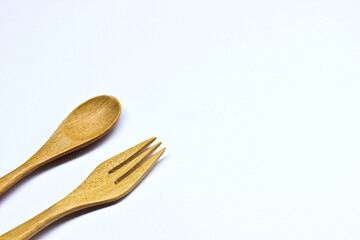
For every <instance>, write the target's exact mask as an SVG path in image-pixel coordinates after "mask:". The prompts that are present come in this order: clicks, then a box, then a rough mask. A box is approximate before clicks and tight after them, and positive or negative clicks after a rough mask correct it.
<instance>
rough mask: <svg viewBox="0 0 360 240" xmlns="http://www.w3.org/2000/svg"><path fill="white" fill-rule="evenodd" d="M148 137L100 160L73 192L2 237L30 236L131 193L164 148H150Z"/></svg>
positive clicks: (20, 239) (1, 238)
mask: <svg viewBox="0 0 360 240" xmlns="http://www.w3.org/2000/svg"><path fill="white" fill-rule="evenodd" d="M154 140H155V138H151V139H148V140H146V141H144V142H142V143H140V144H138V145H136V146H134V147H132V148H130V149H128V150H126V151H125V152H122V153H120V154H118V155H116V156H114V157H112V158H110V159H108V160H106V161H104V162H103V163H101V164H100V165H99V166H97V167H96V168H95V170H94V171H93V172H92V173H91V174H90V175H89V176H88V177H87V178H86V179H85V181H84V182H83V183H82V184H81V185H80V186H79V187H77V188H76V189H75V190H74V191H73V192H72V193H70V194H69V195H68V196H66V197H65V198H63V199H62V200H61V201H59V202H58V203H56V204H55V205H53V206H51V207H50V208H48V209H47V210H45V211H43V212H42V213H40V214H39V215H37V216H35V217H34V218H32V219H30V220H28V221H27V222H25V223H23V224H21V225H20V226H18V227H16V228H14V229H13V230H11V231H9V232H7V233H5V234H4V235H2V236H0V240H5V239H6V240H12V239H16V240H23V239H29V238H31V237H32V236H34V235H35V234H36V233H37V232H39V231H40V230H42V229H43V228H45V227H46V226H48V225H49V224H51V223H52V222H54V221H56V220H58V219H59V218H61V217H63V216H65V215H68V214H70V213H73V212H75V211H78V210H81V209H84V208H87V207H92V206H96V205H100V204H105V203H109V202H113V201H116V200H118V199H120V198H122V197H124V196H125V195H127V194H128V193H130V192H131V191H132V190H133V189H134V188H135V187H136V186H137V185H138V184H139V183H140V182H141V180H142V179H143V178H144V177H145V176H146V175H147V174H148V173H149V171H150V170H151V169H152V168H153V167H154V166H155V164H156V163H157V161H158V159H159V158H160V157H161V155H162V154H163V153H164V151H165V148H163V149H162V150H160V151H158V152H157V153H155V154H153V153H154V152H155V150H156V149H157V148H158V147H159V145H160V144H161V143H158V144H155V145H154V146H152V147H150V148H148V149H147V147H148V146H150V144H151V143H152V142H153V141H154Z"/></svg>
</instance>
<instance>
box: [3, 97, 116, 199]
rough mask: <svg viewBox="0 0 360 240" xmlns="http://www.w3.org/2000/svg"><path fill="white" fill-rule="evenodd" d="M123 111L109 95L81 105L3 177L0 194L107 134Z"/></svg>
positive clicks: (92, 99)
mask: <svg viewBox="0 0 360 240" xmlns="http://www.w3.org/2000/svg"><path fill="white" fill-rule="evenodd" d="M120 113H121V105H120V102H119V101H118V100H117V99H116V98H115V97H113V96H108V95H102V96H97V97H94V98H91V99H89V100H87V101H86V102H84V103H82V104H81V105H79V106H78V107H77V108H75V109H74V110H73V111H72V112H71V113H70V114H69V115H68V116H67V117H66V118H65V119H64V121H63V122H62V123H61V124H60V126H59V127H58V128H57V129H56V131H55V132H54V133H53V134H52V136H51V137H50V138H49V139H48V140H47V142H46V143H45V144H44V145H43V146H42V147H41V148H40V149H39V150H38V151H37V152H36V153H35V154H34V155H33V156H32V157H31V158H30V159H29V160H27V161H26V162H25V163H24V164H22V165H21V166H19V167H18V168H16V169H15V170H13V171H12V172H10V173H8V174H6V175H5V176H3V177H1V178H0V195H1V194H2V193H4V192H5V191H6V190H7V189H9V188H10V187H11V186H12V185H14V184H15V183H16V182H17V181H19V180H20V179H21V178H23V177H24V176H26V175H27V174H29V173H30V172H32V171H33V170H35V169H36V168H38V167H39V166H41V165H44V164H46V163H48V162H50V161H53V160H55V159H57V158H59V157H61V156H63V155H66V154H68V153H70V152H73V151H75V150H78V149H80V148H82V147H84V146H86V145H89V144H90V143H92V142H94V141H96V140H98V139H99V138H101V137H102V136H104V135H105V134H106V133H107V132H109V131H110V129H111V128H112V127H113V126H114V125H115V123H116V122H117V120H118V119H119V116H120Z"/></svg>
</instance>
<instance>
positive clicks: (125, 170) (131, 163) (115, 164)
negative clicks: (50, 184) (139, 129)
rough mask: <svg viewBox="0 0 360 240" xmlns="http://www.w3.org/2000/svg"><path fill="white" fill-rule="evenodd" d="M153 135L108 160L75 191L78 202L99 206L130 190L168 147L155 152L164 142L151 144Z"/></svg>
mask: <svg viewBox="0 0 360 240" xmlns="http://www.w3.org/2000/svg"><path fill="white" fill-rule="evenodd" d="M155 139H156V138H155V137H154V138H150V139H148V140H146V141H144V142H142V143H140V144H138V145H136V146H134V147H132V148H129V149H128V150H126V151H124V152H122V153H120V154H118V155H116V156H114V157H112V158H110V159H108V160H106V161H104V162H103V163H101V164H100V165H99V166H97V167H96V168H95V170H94V171H93V172H92V173H91V174H90V175H89V176H88V177H87V178H86V179H85V181H84V182H83V183H82V184H81V185H80V186H79V187H78V188H77V189H75V190H74V192H72V193H71V195H72V197H73V198H76V200H77V202H79V201H80V202H81V203H82V204H86V205H89V204H90V205H97V204H101V203H107V202H112V201H116V200H118V199H120V198H122V197H124V196H125V195H127V194H128V193H130V192H131V191H132V190H133V189H134V188H135V187H136V186H137V185H138V184H139V183H140V182H141V180H142V179H144V177H145V176H146V175H147V174H148V173H149V172H150V170H151V169H152V168H153V167H154V166H155V164H156V163H157V160H158V159H159V158H160V157H161V155H162V154H163V153H164V151H165V148H163V149H161V150H160V151H158V152H157V153H155V154H153V153H154V152H155V150H156V149H157V148H158V147H159V146H160V144H161V142H160V143H157V144H155V145H154V146H152V147H149V146H150V145H151V144H152V143H153V142H154V141H155Z"/></svg>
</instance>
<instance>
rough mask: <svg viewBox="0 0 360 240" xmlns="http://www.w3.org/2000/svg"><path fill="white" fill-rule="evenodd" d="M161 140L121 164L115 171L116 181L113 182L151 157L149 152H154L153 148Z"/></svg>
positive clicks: (157, 145)
mask: <svg viewBox="0 0 360 240" xmlns="http://www.w3.org/2000/svg"><path fill="white" fill-rule="evenodd" d="M160 144H161V142H159V143H157V144H155V145H154V146H152V147H150V148H148V149H147V150H146V151H145V152H143V153H142V154H140V155H139V156H137V157H136V158H135V159H133V160H132V161H130V162H128V161H126V162H127V163H126V164H125V165H123V166H122V167H121V168H119V170H117V171H116V174H115V175H116V176H115V177H116V181H115V183H118V182H120V181H121V180H123V179H124V178H126V177H127V176H128V175H130V174H131V173H132V172H133V171H135V170H136V169H137V168H138V167H139V166H141V164H143V163H144V162H145V161H146V160H148V159H149V158H150V157H151V154H153V152H155V150H156V149H157V148H158V147H159V146H160Z"/></svg>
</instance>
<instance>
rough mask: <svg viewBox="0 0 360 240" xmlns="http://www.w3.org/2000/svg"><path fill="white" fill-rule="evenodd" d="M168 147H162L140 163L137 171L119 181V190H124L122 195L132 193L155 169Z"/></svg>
mask: <svg viewBox="0 0 360 240" xmlns="http://www.w3.org/2000/svg"><path fill="white" fill-rule="evenodd" d="M165 150H166V148H163V149H161V150H160V151H158V152H157V153H155V154H154V155H152V156H151V158H150V159H148V160H147V161H146V162H145V163H143V164H142V165H140V166H139V167H138V168H137V169H136V170H135V171H133V172H132V173H131V174H130V175H128V176H127V177H126V179H123V181H121V182H119V183H118V184H117V185H118V186H119V188H118V191H119V192H122V193H123V194H122V197H123V196H125V195H127V194H128V193H130V192H131V191H132V190H133V189H134V188H135V187H136V186H137V185H139V183H140V182H141V181H142V180H143V179H144V178H145V177H146V175H147V174H148V173H149V172H150V171H151V169H153V167H154V166H155V165H156V163H157V161H158V160H159V158H160V157H161V155H162V154H163V153H164V152H165Z"/></svg>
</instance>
